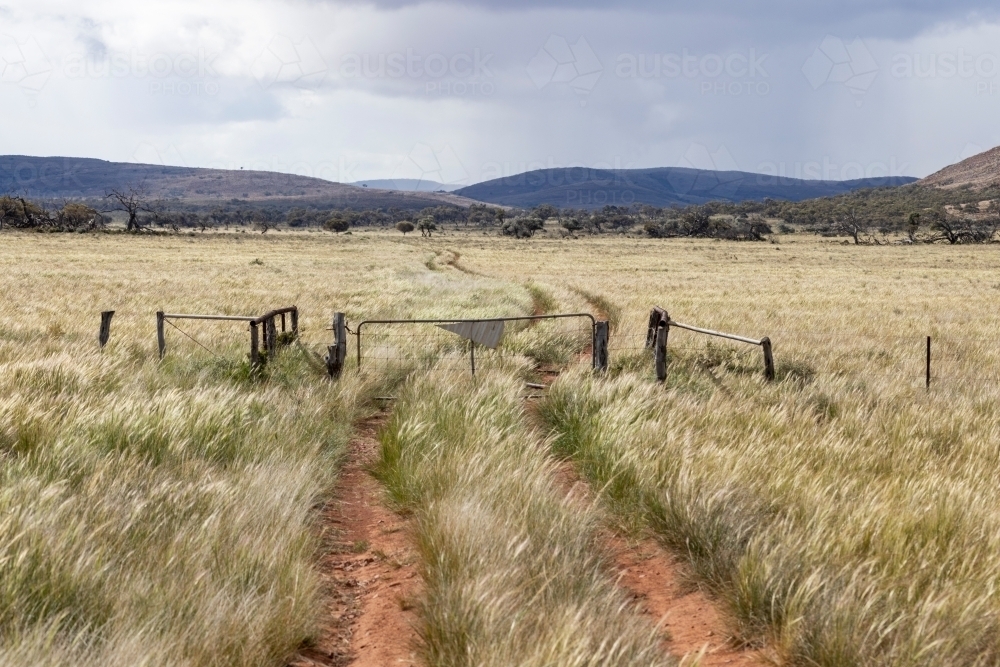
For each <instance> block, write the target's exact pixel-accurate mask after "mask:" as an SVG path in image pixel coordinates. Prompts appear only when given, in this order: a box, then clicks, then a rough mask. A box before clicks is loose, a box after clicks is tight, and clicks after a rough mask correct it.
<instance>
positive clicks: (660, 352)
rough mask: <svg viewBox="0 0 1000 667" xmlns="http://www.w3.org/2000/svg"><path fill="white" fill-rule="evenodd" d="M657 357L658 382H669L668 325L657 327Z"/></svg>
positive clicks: (661, 324)
mask: <svg viewBox="0 0 1000 667" xmlns="http://www.w3.org/2000/svg"><path fill="white" fill-rule="evenodd" d="M653 353H654V354H655V355H656V381H657V382H666V381H667V323H666V322H661V323H660V325H659V326H658V327H656V339H655V343H654V345H653Z"/></svg>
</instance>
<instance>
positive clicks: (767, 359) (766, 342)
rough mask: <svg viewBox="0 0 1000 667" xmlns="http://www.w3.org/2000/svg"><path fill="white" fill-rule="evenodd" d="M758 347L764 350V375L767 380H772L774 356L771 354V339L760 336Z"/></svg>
mask: <svg viewBox="0 0 1000 667" xmlns="http://www.w3.org/2000/svg"><path fill="white" fill-rule="evenodd" d="M760 347H761V349H763V350H764V377H765V378H766V379H767V381H768V382H774V357H773V356H772V355H771V339H770V338H762V339H761V340H760Z"/></svg>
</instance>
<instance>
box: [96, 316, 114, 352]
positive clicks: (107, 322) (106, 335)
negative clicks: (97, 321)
mask: <svg viewBox="0 0 1000 667" xmlns="http://www.w3.org/2000/svg"><path fill="white" fill-rule="evenodd" d="M114 316H115V311H113V310H105V311H104V312H103V313H101V330H100V332H99V333H98V334H97V342H98V343H99V344H100V346H101V349H102V350H103V349H104V346H105V345H107V344H108V340H109V339H110V338H111V318H112V317H114Z"/></svg>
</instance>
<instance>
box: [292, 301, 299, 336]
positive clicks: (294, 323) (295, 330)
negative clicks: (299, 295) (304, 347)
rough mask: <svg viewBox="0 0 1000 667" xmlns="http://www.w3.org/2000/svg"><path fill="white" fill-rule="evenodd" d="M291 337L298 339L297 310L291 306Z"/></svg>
mask: <svg viewBox="0 0 1000 667" xmlns="http://www.w3.org/2000/svg"><path fill="white" fill-rule="evenodd" d="M292 335H293V336H295V339H296V340H298V338H299V309H298V308H296V307H295V306H292Z"/></svg>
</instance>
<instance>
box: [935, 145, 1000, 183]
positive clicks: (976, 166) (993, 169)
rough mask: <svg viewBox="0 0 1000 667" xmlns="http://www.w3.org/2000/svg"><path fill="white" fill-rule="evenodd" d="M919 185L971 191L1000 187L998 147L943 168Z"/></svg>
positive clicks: (999, 153)
mask: <svg viewBox="0 0 1000 667" xmlns="http://www.w3.org/2000/svg"><path fill="white" fill-rule="evenodd" d="M919 185H922V186H928V187H935V188H946V189H956V188H963V187H967V188H970V189H972V190H984V189H986V188H990V187H993V188H996V187H1000V146H998V147H996V148H991V149H990V150H988V151H985V152H983V153H979V154H978V155H973V156H972V157H970V158H968V159H965V160H962V161H961V162H959V163H958V164H953V165H951V166H948V167H945V168H944V169H942V170H941V171H938V172H935V173H933V174H931V175H930V176H928V177H927V178H924V179H922V180H921V181H919Z"/></svg>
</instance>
